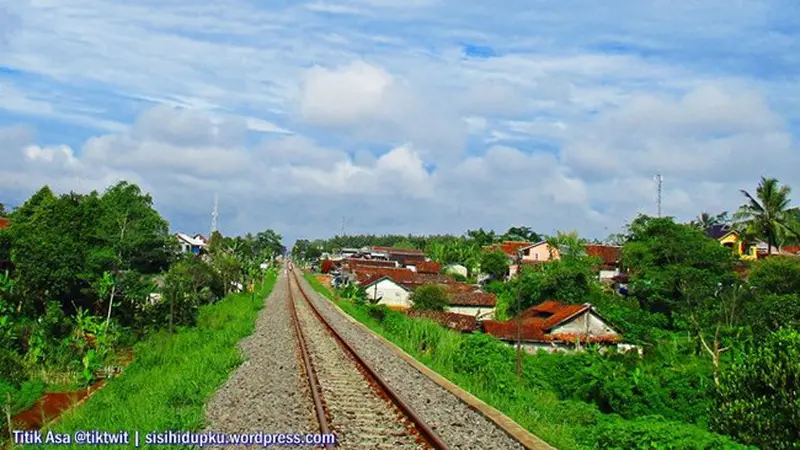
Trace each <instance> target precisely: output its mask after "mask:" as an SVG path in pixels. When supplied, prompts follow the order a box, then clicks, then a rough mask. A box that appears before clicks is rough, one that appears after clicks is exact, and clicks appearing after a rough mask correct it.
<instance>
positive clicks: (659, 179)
mask: <svg viewBox="0 0 800 450" xmlns="http://www.w3.org/2000/svg"><path fill="white" fill-rule="evenodd" d="M663 180H664V177H662V176H661V174H660V173H657V174H656V183H658V197H657V198H656V209H657V211H658V217H661V183H662V181H663Z"/></svg>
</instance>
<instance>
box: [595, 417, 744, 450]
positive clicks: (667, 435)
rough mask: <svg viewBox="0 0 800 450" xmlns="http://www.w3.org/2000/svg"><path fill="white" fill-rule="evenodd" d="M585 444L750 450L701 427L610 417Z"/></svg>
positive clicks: (611, 448) (612, 449) (628, 449)
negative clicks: (740, 449) (742, 449)
mask: <svg viewBox="0 0 800 450" xmlns="http://www.w3.org/2000/svg"><path fill="white" fill-rule="evenodd" d="M582 441H583V442H584V443H586V444H588V445H591V446H592V447H593V448H598V449H608V450H617V449H619V450H623V449H624V450H638V449H641V450H652V449H664V450H667V449H669V450H683V449H686V450H689V449H703V450H714V449H739V448H747V447H745V446H743V445H740V444H738V443H736V442H734V441H732V440H731V439H729V438H727V437H725V436H721V435H718V434H714V433H711V432H708V431H706V430H703V429H702V428H699V427H697V426H693V425H686V424H682V423H679V422H670V421H666V420H664V418H662V417H659V416H651V417H645V418H641V419H637V420H619V419H615V418H614V417H613V416H612V417H608V418H606V419H605V420H603V422H602V423H601V424H599V425H598V426H597V427H595V428H593V429H591V430H587V431H586V432H585V433H583V436H582Z"/></svg>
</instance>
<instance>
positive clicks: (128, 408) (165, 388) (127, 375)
mask: <svg viewBox="0 0 800 450" xmlns="http://www.w3.org/2000/svg"><path fill="white" fill-rule="evenodd" d="M275 280H276V274H275V273H274V272H272V273H270V274H269V275H268V276H267V278H266V283H265V285H264V287H263V289H262V290H261V291H260V292H259V293H258V295H257V296H256V300H255V302H254V301H253V300H251V295H250V294H247V293H243V294H231V295H229V296H228V297H226V298H225V299H223V300H222V301H220V302H217V303H215V304H213V305H208V306H204V307H202V308H201V309H200V313H199V316H198V323H197V326H196V327H192V328H184V329H180V330H179V331H178V332H176V333H175V334H174V335H172V336H170V335H169V333H167V332H160V333H157V334H155V335H152V336H150V337H148V338H147V339H146V340H144V341H142V342H140V343H138V344H137V345H136V347H135V355H136V358H135V360H134V361H133V363H131V365H130V366H129V367H128V368H127V369H126V370H125V372H124V373H123V375H122V376H121V377H119V378H117V379H115V380H112V381H111V382H110V383H109V384H108V385H107V386H106V387H105V388H103V389H102V390H101V391H100V392H98V393H97V394H96V395H94V396H92V397H91V398H90V399H89V400H88V401H87V402H86V404H84V405H83V406H81V407H79V408H77V409H75V410H73V411H70V412H69V413H67V414H66V415H64V417H63V418H62V420H61V421H60V422H59V423H58V424H56V425H55V426H54V427H53V430H54V431H58V432H72V431H74V430H104V431H130V432H133V431H134V430H139V431H140V432H142V433H147V432H149V431H153V430H199V429H202V428H203V427H204V425H205V423H204V407H205V404H206V401H207V400H208V399H209V398H210V397H211V395H213V394H214V392H216V390H217V389H218V388H219V387H220V386H221V385H222V384H223V383H224V382H225V380H227V379H228V377H229V375H230V373H231V372H232V371H233V370H234V369H235V368H236V367H237V366H239V364H241V363H242V361H243V359H242V355H241V352H240V351H239V348H238V346H237V344H238V342H239V341H240V340H241V339H242V338H244V337H246V336H248V335H250V334H251V333H252V332H253V329H254V327H255V320H256V317H257V316H258V311H259V310H260V309H261V307H262V306H263V298H264V297H265V296H266V295H268V294H269V292H270V291H271V290H272V287H273V286H274V284H275ZM74 447H75V448H78V447H77V446H74ZM60 448H64V447H60ZM67 448H71V447H67Z"/></svg>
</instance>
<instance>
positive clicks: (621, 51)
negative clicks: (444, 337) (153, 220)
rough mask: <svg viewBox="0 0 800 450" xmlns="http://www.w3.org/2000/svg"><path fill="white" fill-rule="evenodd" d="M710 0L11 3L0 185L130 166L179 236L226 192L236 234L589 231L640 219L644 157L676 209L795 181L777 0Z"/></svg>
mask: <svg viewBox="0 0 800 450" xmlns="http://www.w3.org/2000/svg"><path fill="white" fill-rule="evenodd" d="M712 3H714V4H715V5H716V6H715V7H714V8H712V7H710V6H703V7H697V8H693V9H692V8H690V9H688V10H687V9H686V8H683V7H680V8H678V7H674V8H673V7H670V8H666V7H664V6H663V5H652V4H644V3H642V4H637V6H636V7H632V6H630V5H629V4H628V3H626V2H611V3H608V4H605V3H604V4H603V5H597V6H591V5H589V6H587V5H582V6H581V7H577V6H576V4H569V2H567V3H566V4H551V5H539V6H538V7H537V8H531V7H530V5H529V4H527V3H525V2H507V3H503V4H498V5H496V6H492V7H489V6H487V4H485V3H480V2H453V1H448V0H436V1H430V0H423V1H418V2H412V3H409V2H395V1H394V0H391V1H387V0H358V1H313V2H307V3H302V2H301V3H297V4H293V5H287V6H284V7H271V8H266V7H259V6H258V5H256V4H255V3H253V2H238V1H237V2H235V6H232V7H223V6H220V5H216V6H215V5H212V4H201V3H194V4H193V3H192V2H186V3H185V4H183V6H181V5H180V4H179V2H167V3H164V2H154V1H149V0H143V1H142V2H134V3H119V2H110V1H106V0H90V1H87V2H81V3H78V4H70V5H66V4H64V5H51V6H50V7H48V8H44V7H41V5H40V4H39V3H36V2H20V3H18V4H15V7H14V13H13V14H14V17H18V18H19V20H18V21H17V22H18V24H19V25H18V26H16V27H15V28H14V32H13V33H12V34H6V35H5V36H6V44H5V45H2V46H0V55H3V63H2V64H3V66H2V67H0V94H2V95H3V98H4V103H3V104H2V105H0V119H1V120H2V121H0V161H2V164H0V201H3V202H4V203H13V202H14V201H17V200H19V199H23V198H24V197H26V196H27V195H29V194H30V193H31V192H33V190H35V189H37V188H38V187H40V186H41V185H42V184H44V183H49V184H51V185H52V187H54V188H55V189H57V190H60V191H67V190H70V189H76V190H82V191H86V190H90V189H103V188H105V187H106V186H107V185H108V184H110V183H113V182H114V181H116V180H119V179H127V180H129V181H132V182H135V183H138V184H140V185H141V186H142V187H143V188H144V189H146V190H148V191H151V192H152V193H153V195H154V198H155V200H156V204H157V206H158V207H159V209H161V210H162V211H163V212H164V214H165V215H166V216H167V217H168V218H170V219H171V220H172V222H173V224H174V225H175V226H176V227H180V228H183V229H186V230H187V231H189V232H193V231H205V229H206V228H207V226H208V222H209V221H210V217H209V213H210V209H211V201H212V200H211V199H212V198H213V195H214V193H219V194H220V200H221V213H222V214H221V217H220V224H221V226H222V227H223V230H226V231H228V232H231V233H240V232H246V231H257V230H259V229H263V228H266V227H274V228H277V229H279V231H281V232H283V233H284V234H285V235H287V236H288V237H290V239H294V238H296V237H298V236H307V237H314V236H326V235H331V234H333V233H336V232H338V231H339V227H340V222H341V219H342V217H345V222H346V227H347V231H349V232H376V233H382V232H400V233H406V232H456V233H460V232H463V231H464V230H465V229H467V228H474V227H480V226H482V227H492V228H504V227H508V226H510V225H514V224H526V225H530V226H532V227H533V228H534V229H536V230H537V231H541V232H552V231H554V230H556V229H576V230H578V231H579V232H581V233H583V234H585V235H589V236H593V237H603V236H605V235H607V234H609V233H611V232H615V231H618V229H619V227H620V226H621V225H622V224H623V223H624V222H626V221H627V220H629V219H630V218H631V217H632V216H633V215H634V214H636V213H637V212H647V213H651V214H652V213H655V197H656V189H655V183H654V182H653V179H652V178H653V175H655V173H662V174H663V175H664V198H663V209H664V212H665V213H666V214H670V215H676V216H678V217H680V218H681V219H688V218H689V217H691V216H694V215H696V214H698V213H700V212H702V211H705V210H708V211H711V212H716V211H721V210H724V209H728V210H730V209H732V208H734V207H736V206H737V205H738V204H739V203H740V201H741V198H740V197H741V195H740V194H739V191H738V190H739V189H740V188H747V189H753V188H754V187H755V185H756V183H757V182H758V179H759V177H760V176H762V175H767V176H775V177H778V178H780V179H781V181H783V182H786V183H788V184H790V185H792V186H795V187H796V188H798V189H800V179H798V177H797V174H796V171H795V170H794V168H795V167H797V166H798V162H800V161H798V151H799V149H798V140H797V134H798V126H800V113H798V111H800V108H798V105H799V104H800V84H797V83H793V82H790V81H788V80H787V79H786V76H787V74H793V73H796V70H794V69H798V70H800V62H798V61H797V60H796V58H794V59H793V57H792V55H791V54H790V52H789V50H790V49H791V48H792V47H791V45H790V44H792V43H794V44H797V43H798V41H800V36H798V35H797V33H794V32H793V31H792V30H789V31H786V30H787V28H786V27H785V24H784V22H783V21H782V19H781V17H780V14H776V13H775V11H778V10H780V8H790V7H791V6H790V5H789V6H787V5H784V4H783V2H782V1H778V2H776V4H775V5H772V6H771V7H768V6H766V5H763V6H762V7H756V6H753V5H744V6H740V7H737V8H733V7H731V8H726V9H720V8H718V6H720V5H723V3H722V2H721V1H718V0H714V1H713V2H712ZM187 5H190V7H191V9H192V11H193V14H192V15H187V14H185V11H186V8H187V7H188V6H187ZM725 5H727V3H725ZM728 6H729V5H728ZM623 7H624V8H626V9H625V11H627V13H626V14H627V15H628V16H630V20H629V21H626V22H625V24H621V25H620V24H619V21H618V17H619V11H620V10H621V9H620V8H623ZM773 9H774V10H775V11H773ZM609 11H611V12H609ZM615 11H616V12H615ZM4 17H5V16H3V12H2V10H1V9H0V30H3V29H6V28H4V24H5V23H10V22H8V21H7V20H5V19H4ZM8 17H11V15H10V13H9V15H8ZM710 17H714V19H715V20H716V21H717V22H718V23H722V24H723V25H720V26H719V27H713V29H711V28H708V27H706V28H703V27H698V26H696V25H697V24H698V23H699V22H698V21H700V22H702V20H701V19H702V18H704V19H703V20H706V19H709V18H710ZM755 17H761V20H758V21H756V20H755V19H754V18H755ZM365 18H369V20H366V19H365ZM770 26H773V27H774V28H775V29H780V30H784V31H783V33H784V35H783V37H782V38H780V39H778V38H777V37H776V36H775V35H774V33H772V32H771V31H770ZM793 33H794V34H793ZM0 35H2V33H1V32H0ZM756 38H758V39H756ZM759 39H760V40H759ZM677 41H679V42H677ZM676 42H677V43H676ZM730 42H742V43H743V44H742V45H743V46H746V47H747V49H746V50H747V51H745V50H740V49H739V48H738V47H737V48H736V49H732V48H730ZM693 43H694V44H695V45H693ZM744 43H746V45H745V44H744ZM473 44H474V45H473ZM795 46H796V45H795ZM467 47H470V48H472V47H474V48H480V49H483V51H482V53H481V52H477V51H472V52H470V51H466V50H465V48H467ZM762 56H763V57H762ZM798 192H800V191H798ZM797 195H798V196H800V193H798V194H797Z"/></svg>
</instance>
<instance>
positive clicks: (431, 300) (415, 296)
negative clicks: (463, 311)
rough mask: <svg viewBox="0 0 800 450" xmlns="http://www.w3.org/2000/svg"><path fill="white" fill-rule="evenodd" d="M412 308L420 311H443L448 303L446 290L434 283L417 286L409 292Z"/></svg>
mask: <svg viewBox="0 0 800 450" xmlns="http://www.w3.org/2000/svg"><path fill="white" fill-rule="evenodd" d="M410 300H411V303H412V308H414V309H416V310H421V311H444V309H445V307H446V306H447V304H448V301H447V292H446V291H445V290H444V288H442V287H441V286H437V285H434V284H430V285H424V286H420V287H418V288H417V289H416V290H414V292H413V293H412V294H411V299H410Z"/></svg>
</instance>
